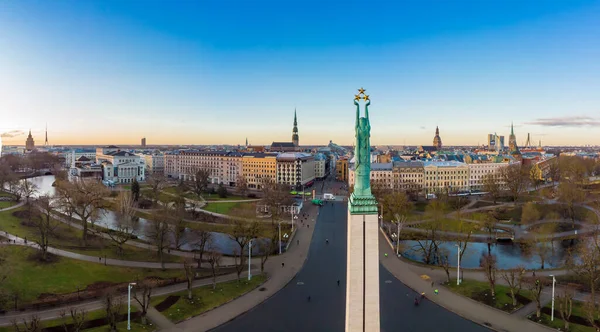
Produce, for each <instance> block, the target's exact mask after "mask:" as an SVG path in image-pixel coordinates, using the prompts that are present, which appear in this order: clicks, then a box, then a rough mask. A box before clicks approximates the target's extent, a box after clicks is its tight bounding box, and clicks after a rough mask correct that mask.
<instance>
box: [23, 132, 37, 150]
mask: <svg viewBox="0 0 600 332" xmlns="http://www.w3.org/2000/svg"><path fill="white" fill-rule="evenodd" d="M33 149H35V142H34V140H33V136H31V129H29V135H28V136H27V140H26V141H25V150H27V151H33Z"/></svg>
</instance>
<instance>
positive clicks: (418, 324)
mask: <svg viewBox="0 0 600 332" xmlns="http://www.w3.org/2000/svg"><path fill="white" fill-rule="evenodd" d="M346 211H347V210H346V204H345V203H328V204H327V205H325V206H323V207H322V208H321V212H320V214H319V220H318V222H317V226H316V229H315V232H314V235H313V241H312V243H311V247H310V249H309V254H308V260H307V262H306V264H305V265H304V267H303V268H302V270H301V271H300V272H299V273H298V275H297V276H296V277H295V278H294V280H293V281H292V282H290V283H289V284H288V285H287V286H286V287H284V288H283V289H282V290H281V291H279V292H277V294H275V295H274V296H273V297H271V298H270V299H268V300H267V301H265V302H264V303H262V304H261V305H259V306H257V307H256V308H254V309H253V310H251V311H249V312H247V313H245V314H243V315H241V316H239V317H237V318H236V319H234V320H232V321H230V322H228V323H226V324H224V325H222V326H220V327H218V328H216V329H214V330H213V331H260V332H270V331H286V332H288V331H298V332H304V331H323V332H335V331H340V332H341V331H344V321H345V301H346V291H345V290H346V288H345V279H346V219H347V216H346V213H347V212H346ZM325 239H329V244H327V243H326V241H325ZM338 279H339V280H340V286H338V285H337V280H338ZM380 281H381V284H380V294H381V298H380V301H381V305H380V306H381V331H384V332H385V331H389V332H391V331H402V332H406V331H448V332H453V331H456V332H458V331H460V332H479V331H488V330H487V329H486V328H484V327H481V326H479V325H476V324H474V323H472V322H471V321H468V320H465V319H463V318H461V317H459V316H457V315H455V314H453V313H451V312H449V311H447V310H445V309H443V308H442V307H439V306H438V305H436V304H434V303H432V302H429V301H427V300H425V301H423V302H422V303H421V305H419V306H418V307H415V306H414V298H415V296H416V295H417V294H416V293H415V292H413V291H412V290H410V289H409V288H407V287H406V286H404V285H403V284H402V283H400V282H399V281H398V280H397V279H396V278H395V277H394V276H393V275H392V274H390V273H389V272H388V271H387V270H386V269H385V268H383V267H382V266H380ZM309 296H310V297H311V299H310V302H309V301H308V297H309Z"/></svg>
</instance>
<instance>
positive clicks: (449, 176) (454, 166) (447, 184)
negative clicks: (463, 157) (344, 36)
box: [423, 161, 469, 194]
mask: <svg viewBox="0 0 600 332" xmlns="http://www.w3.org/2000/svg"><path fill="white" fill-rule="evenodd" d="M424 165H425V178H424V181H423V184H424V189H425V192H426V193H428V194H430V193H436V192H441V191H448V192H450V193H452V192H457V191H458V192H461V191H468V190H469V166H467V164H465V163H461V162H458V161H425V162H424Z"/></svg>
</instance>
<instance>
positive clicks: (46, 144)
mask: <svg viewBox="0 0 600 332" xmlns="http://www.w3.org/2000/svg"><path fill="white" fill-rule="evenodd" d="M44 146H48V124H46V140H45V141H44Z"/></svg>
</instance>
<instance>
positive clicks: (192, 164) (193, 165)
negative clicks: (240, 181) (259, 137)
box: [164, 150, 242, 186]
mask: <svg viewBox="0 0 600 332" xmlns="http://www.w3.org/2000/svg"><path fill="white" fill-rule="evenodd" d="M164 164H165V173H166V175H167V176H168V177H172V178H173V177H174V178H178V179H183V180H191V179H193V177H194V174H196V171H197V170H199V169H206V170H208V171H209V182H210V183H212V184H219V183H223V184H225V185H228V186H235V183H236V181H237V177H238V176H239V175H240V174H241V171H242V154H241V153H238V152H225V151H198V150H181V151H178V152H174V153H169V154H166V155H165V161H164Z"/></svg>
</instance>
